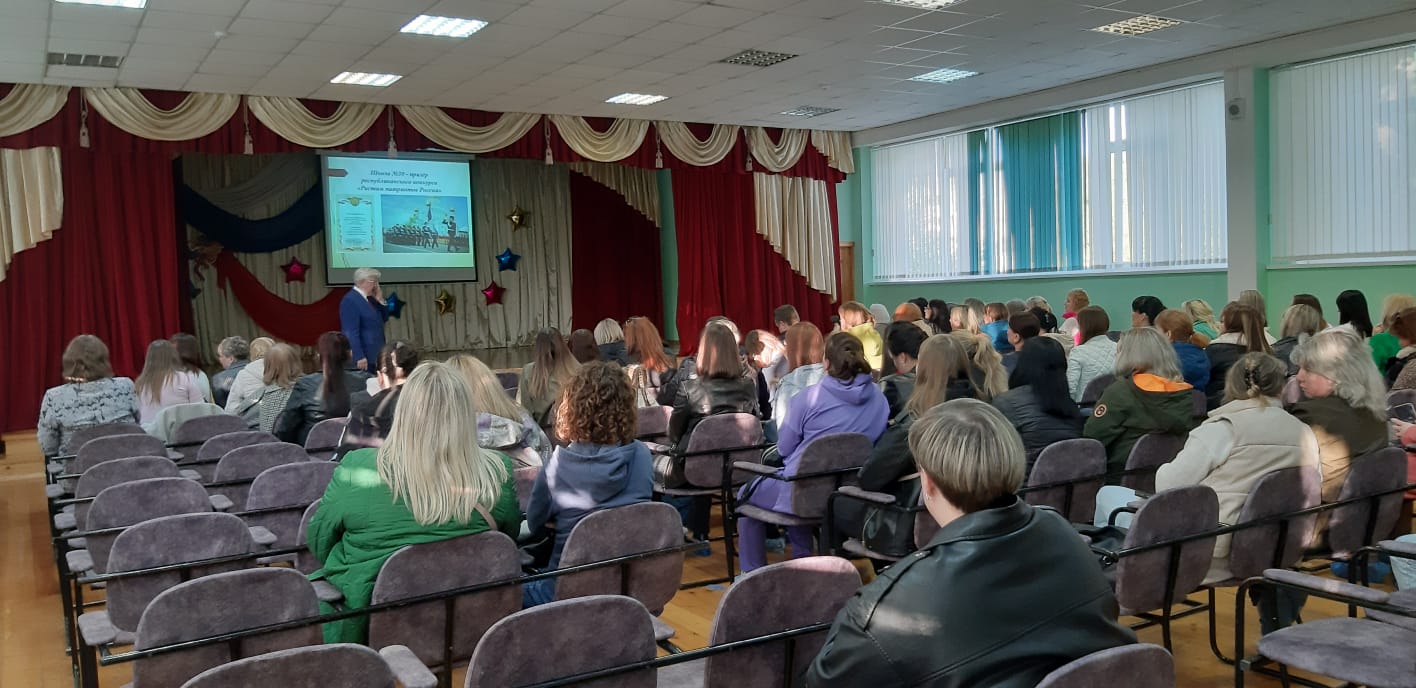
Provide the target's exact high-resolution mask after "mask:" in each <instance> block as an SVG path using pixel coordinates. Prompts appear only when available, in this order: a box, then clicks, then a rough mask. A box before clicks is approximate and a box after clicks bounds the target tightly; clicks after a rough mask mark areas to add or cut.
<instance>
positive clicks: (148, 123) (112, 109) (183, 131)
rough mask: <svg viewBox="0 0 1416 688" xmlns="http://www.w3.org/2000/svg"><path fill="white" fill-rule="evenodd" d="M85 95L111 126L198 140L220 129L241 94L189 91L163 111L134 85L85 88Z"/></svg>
mask: <svg viewBox="0 0 1416 688" xmlns="http://www.w3.org/2000/svg"><path fill="white" fill-rule="evenodd" d="M84 98H85V99H86V100H87V101H88V104H89V106H90V107H92V108H93V109H94V111H96V112H97V113H98V114H99V115H101V116H102V117H103V118H104V119H106V120H108V121H109V122H112V123H113V125H114V126H116V127H118V128H119V129H122V130H123V131H126V132H128V133H129V134H132V135H134V136H141V137H142V138H145V139H153V140H155V141H187V140H190V139H199V138H201V137H203V136H206V135H207V134H210V133H212V132H214V131H216V130H217V129H220V128H221V127H222V125H224V124H226V122H227V120H229V119H231V116H232V115H234V114H236V108H238V107H240V105H241V96H238V95H232V94H230V93H188V94H187V97H186V98H183V99H182V102H181V103H179V104H178V105H177V107H174V108H172V109H171V110H164V109H162V108H160V107H157V106H156V105H153V104H152V102H151V101H149V100H148V99H147V96H144V95H143V94H142V92H140V91H138V90H137V89H135V88H86V89H84Z"/></svg>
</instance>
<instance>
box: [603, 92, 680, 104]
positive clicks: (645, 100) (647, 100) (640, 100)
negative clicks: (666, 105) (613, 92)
mask: <svg viewBox="0 0 1416 688" xmlns="http://www.w3.org/2000/svg"><path fill="white" fill-rule="evenodd" d="M667 98H668V96H651V95H647V94H644V93H621V94H619V95H617V96H615V97H613V98H610V99H609V100H606V101H605V102H606V103H614V104H615V105H653V104H654V103H657V102H659V101H661V100H666V99H667Z"/></svg>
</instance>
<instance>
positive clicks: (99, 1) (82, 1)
mask: <svg viewBox="0 0 1416 688" xmlns="http://www.w3.org/2000/svg"><path fill="white" fill-rule="evenodd" d="M54 1H55V2H62V3H65V4H70V5H98V6H100V7H123V8H125V9H130V10H140V9H142V8H143V7H146V6H147V0H54Z"/></svg>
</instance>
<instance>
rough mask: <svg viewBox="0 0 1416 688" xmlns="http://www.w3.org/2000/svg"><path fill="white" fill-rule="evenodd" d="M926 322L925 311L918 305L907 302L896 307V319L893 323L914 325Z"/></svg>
mask: <svg viewBox="0 0 1416 688" xmlns="http://www.w3.org/2000/svg"><path fill="white" fill-rule="evenodd" d="M922 320H924V311H923V310H922V309H921V308H920V307H919V306H917V305H915V304H913V303H910V302H909V301H906V302H904V303H902V304H900V305H898V306H896V307H895V317H894V318H892V319H891V322H905V323H912V322H917V321H922Z"/></svg>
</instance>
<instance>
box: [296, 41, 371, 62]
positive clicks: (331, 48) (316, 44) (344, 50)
mask: <svg viewBox="0 0 1416 688" xmlns="http://www.w3.org/2000/svg"><path fill="white" fill-rule="evenodd" d="M369 50H370V48H369V46H367V45H360V44H358V43H344V42H332V41H312V40H303V41H300V43H299V44H297V45H296V46H295V47H294V48H292V49H291V50H290V54H291V55H294V56H299V55H309V56H327V57H341V58H345V59H348V60H353V59H357V58H360V57H363V56H364V55H366V54H368V52H369Z"/></svg>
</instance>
